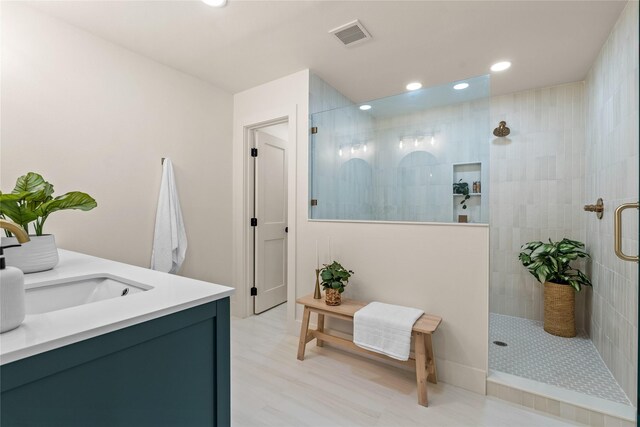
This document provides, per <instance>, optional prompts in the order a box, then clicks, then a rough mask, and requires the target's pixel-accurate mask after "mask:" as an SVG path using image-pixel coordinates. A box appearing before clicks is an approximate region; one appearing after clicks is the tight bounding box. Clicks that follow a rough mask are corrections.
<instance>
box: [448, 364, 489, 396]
mask: <svg viewBox="0 0 640 427" xmlns="http://www.w3.org/2000/svg"><path fill="white" fill-rule="evenodd" d="M436 365H437V366H438V381H442V382H443V383H447V384H451V385H454V386H456V387H460V388H463V389H465V390H469V391H472V392H474V393H479V394H486V392H487V371H485V370H482V369H477V368H473V367H471V366H467V365H462V364H460V363H457V362H452V361H450V360H446V359H440V358H438V357H436Z"/></svg>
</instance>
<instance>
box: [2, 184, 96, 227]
mask: <svg viewBox="0 0 640 427" xmlns="http://www.w3.org/2000/svg"><path fill="white" fill-rule="evenodd" d="M96 206H98V204H97V203H96V201H95V200H94V199H93V197H91V196H89V195H88V194H86V193H82V192H80V191H71V192H69V193H66V194H63V195H62V196H58V197H55V198H54V197H53V185H51V184H50V183H48V182H47V181H45V180H44V178H42V176H41V175H39V174H37V173H34V172H29V173H27V174H26V175H23V176H21V177H19V178H18V179H17V181H16V186H15V188H14V189H13V191H12V192H11V193H2V192H0V217H1V218H3V219H10V220H11V221H13V222H15V223H16V224H18V225H20V226H21V227H22V228H24V230H25V231H26V232H27V233H28V232H29V224H30V223H32V222H33V223H34V224H33V226H34V231H35V233H36V235H37V236H42V227H43V226H44V223H45V221H46V220H47V218H49V215H51V214H52V213H54V212H57V211H62V210H67V209H79V210H82V211H89V210H91V209H93V208H95V207H96ZM7 235H9V234H7Z"/></svg>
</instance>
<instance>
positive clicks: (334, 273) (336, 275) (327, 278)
mask: <svg viewBox="0 0 640 427" xmlns="http://www.w3.org/2000/svg"><path fill="white" fill-rule="evenodd" d="M353 274H354V273H353V271H351V270H347V269H345V268H344V267H343V266H341V265H340V263H338V262H337V261H333V262H332V263H331V264H324V267H323V268H322V269H321V270H320V277H321V278H322V283H321V285H322V289H325V290H326V289H327V288H331V289H337V290H338V291H339V292H340V293H343V292H344V287H345V286H347V284H348V283H349V277H351V275H353Z"/></svg>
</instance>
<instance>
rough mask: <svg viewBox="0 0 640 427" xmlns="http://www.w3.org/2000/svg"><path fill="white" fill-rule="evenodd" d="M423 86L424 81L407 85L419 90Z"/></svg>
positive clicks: (408, 87)
mask: <svg viewBox="0 0 640 427" xmlns="http://www.w3.org/2000/svg"><path fill="white" fill-rule="evenodd" d="M421 87H422V83H418V82H413V83H409V84H408V85H407V90H418V89H420V88H421Z"/></svg>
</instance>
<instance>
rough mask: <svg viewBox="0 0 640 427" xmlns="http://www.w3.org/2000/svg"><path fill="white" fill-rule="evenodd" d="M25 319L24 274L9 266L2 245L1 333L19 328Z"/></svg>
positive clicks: (0, 272) (0, 256)
mask: <svg viewBox="0 0 640 427" xmlns="http://www.w3.org/2000/svg"><path fill="white" fill-rule="evenodd" d="M23 321H24V274H23V273H22V270H20V269H18V268H15V267H7V266H6V264H5V260H4V252H3V248H2V247H0V334H1V333H4V332H7V331H10V330H12V329H15V328H17V327H18V326H20V324H21V323H22V322H23Z"/></svg>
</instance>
